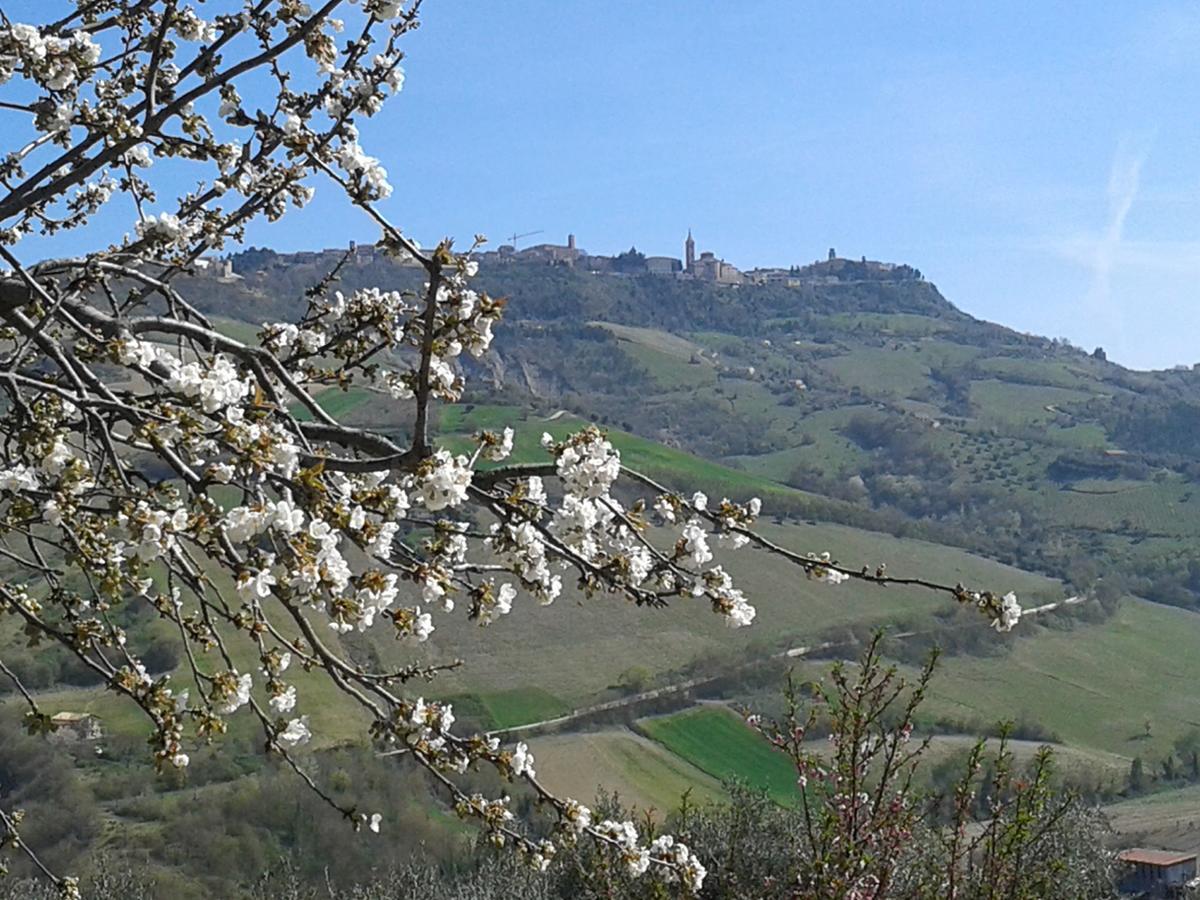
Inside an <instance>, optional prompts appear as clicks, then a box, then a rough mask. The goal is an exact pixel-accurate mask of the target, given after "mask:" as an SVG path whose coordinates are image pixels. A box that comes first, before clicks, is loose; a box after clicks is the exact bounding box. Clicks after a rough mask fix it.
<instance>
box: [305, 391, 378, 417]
mask: <svg viewBox="0 0 1200 900" xmlns="http://www.w3.org/2000/svg"><path fill="white" fill-rule="evenodd" d="M374 397H375V395H374V394H372V393H371V392H370V391H368V390H365V389H363V388H350V389H349V390H347V391H343V390H339V389H338V388H329V389H328V390H324V391H321V393H319V394H317V396H316V398H315V399H316V401H317V405H318V406H320V407H321V409H323V410H325V412H327V413H329V414H330V415H331V416H333V417H334V418H342V417H344V416H345V415H346V414H347V413H349V412H350V411H351V410H353V409H357V408H358V407H359V406H361V405H363V404H364V403H366V402H367V401H368V400H371V399H373V398H374ZM291 412H292V415H293V416H295V417H296V418H297V419H298V420H300V421H301V422H311V421H312V418H313V415H312V413H311V412H309V411H308V409H306V408H305V407H304V406H301V405H300V404H295V405H293V406H292V407H291Z"/></svg>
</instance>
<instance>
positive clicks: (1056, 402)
mask: <svg viewBox="0 0 1200 900" xmlns="http://www.w3.org/2000/svg"><path fill="white" fill-rule="evenodd" d="M1091 396H1092V394H1091V393H1089V392H1087V391H1080V390H1072V389H1069V388H1061V387H1047V386H1045V385H1036V384H1013V383H1011V382H1007V381H997V380H995V379H990V378H989V379H984V380H983V381H973V382H971V402H972V403H973V404H975V405H976V406H977V407H978V409H979V418H980V419H983V420H988V421H993V422H998V423H1002V424H1006V425H1033V424H1039V423H1044V422H1051V421H1054V420H1055V419H1057V418H1058V417H1059V416H1060V415H1062V412H1056V411H1055V410H1060V411H1061V410H1064V409H1065V408H1066V407H1069V406H1070V405H1071V404H1073V403H1078V402H1080V401H1083V400H1087V399H1089V398H1090V397H1091ZM1047 407H1054V409H1047Z"/></svg>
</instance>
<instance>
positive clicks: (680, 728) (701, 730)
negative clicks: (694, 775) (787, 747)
mask: <svg viewBox="0 0 1200 900" xmlns="http://www.w3.org/2000/svg"><path fill="white" fill-rule="evenodd" d="M637 727H638V730H640V731H641V732H642V733H643V734H645V735H646V736H647V737H649V738H651V739H652V740H655V741H657V742H658V743H660V744H662V745H663V746H664V747H666V748H667V749H668V750H670V751H671V752H672V753H675V754H677V755H678V756H680V757H682V758H683V759H685V760H687V761H688V762H689V763H691V764H692V765H694V766H695V767H696V768H697V769H700V770H701V771H703V772H707V773H708V774H709V775H711V776H713V777H714V778H717V779H719V780H720V781H742V782H745V783H746V784H747V785H749V786H750V787H753V788H758V789H759V790H763V791H766V792H767V794H768V795H769V796H770V797H771V799H773V800H774V801H775V802H776V803H781V804H785V805H790V804H792V803H795V802H796V770H795V768H794V766H793V765H792V762H791V760H789V759H788V758H787V757H786V756H784V755H783V754H782V753H780V752H779V751H778V750H775V749H773V748H772V747H771V746H770V744H768V743H767V742H766V740H764V739H763V738H762V737H761V736H760V735H758V734H756V733H755V732H753V731H752V730H751V729H750V727H749V726H747V725H746V723H745V722H743V721H742V720H741V718H740V717H738V716H736V715H734V714H733V713H732V712H730V711H729V710H727V709H725V708H723V707H711V706H710V707H704V708H701V709H693V710H688V711H687V712H682V713H676V714H675V715H672V716H662V717H656V718H650V719H640V720H639V721H638V723H637Z"/></svg>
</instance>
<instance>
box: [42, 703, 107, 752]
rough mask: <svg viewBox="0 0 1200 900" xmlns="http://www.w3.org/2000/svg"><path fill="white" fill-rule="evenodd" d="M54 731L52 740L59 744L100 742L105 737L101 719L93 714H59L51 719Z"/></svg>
mask: <svg viewBox="0 0 1200 900" xmlns="http://www.w3.org/2000/svg"><path fill="white" fill-rule="evenodd" d="M50 722H51V724H52V725H54V730H53V731H52V732H50V740H52V741H54V742H55V743H59V744H77V743H79V742H81V741H98V740H100V738H101V737H103V736H104V732H103V730H102V729H101V728H100V719H99V718H98V717H96V716H94V715H92V714H91V713H78V712H67V711H65V710H64V711H63V712H58V713H55V714H54V715H53V716H51V717H50Z"/></svg>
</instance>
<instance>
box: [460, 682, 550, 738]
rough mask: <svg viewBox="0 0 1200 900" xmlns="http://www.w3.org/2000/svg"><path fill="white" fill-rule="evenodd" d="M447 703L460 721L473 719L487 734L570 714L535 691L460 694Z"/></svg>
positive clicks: (538, 691) (531, 689) (548, 696)
mask: <svg viewBox="0 0 1200 900" xmlns="http://www.w3.org/2000/svg"><path fill="white" fill-rule="evenodd" d="M450 699H451V702H453V703H454V706H455V709H457V710H458V715H459V716H460V717H461V716H469V717H471V718H473V719H477V720H479V721H480V722H481V724H482V725H483V726H484V727H485V728H488V729H489V730H490V729H499V728H512V727H513V726H514V725H528V724H530V723H531V722H541V721H544V720H546V719H553V718H556V717H558V716H561V715H565V714H566V713H569V712H570V711H571V710H570V708H569V707H568V706H567V705H566V704H565V703H563V702H562V701H561V700H560V699H559V698H558V697H555V696H554V695H553V694H551V693H550V692H549V691H545V690H542V689H541V688H537V687H527V688H513V689H511V690H506V691H492V692H479V693H475V694H464V695H461V696H458V697H452V698H450Z"/></svg>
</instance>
